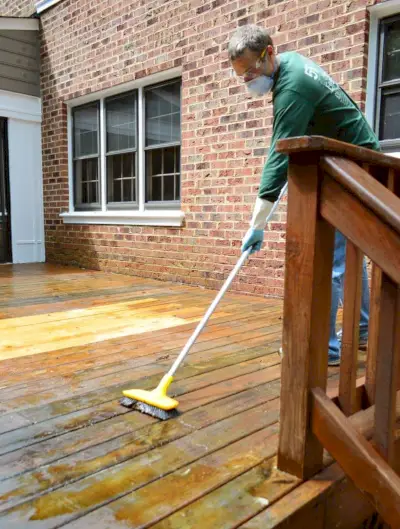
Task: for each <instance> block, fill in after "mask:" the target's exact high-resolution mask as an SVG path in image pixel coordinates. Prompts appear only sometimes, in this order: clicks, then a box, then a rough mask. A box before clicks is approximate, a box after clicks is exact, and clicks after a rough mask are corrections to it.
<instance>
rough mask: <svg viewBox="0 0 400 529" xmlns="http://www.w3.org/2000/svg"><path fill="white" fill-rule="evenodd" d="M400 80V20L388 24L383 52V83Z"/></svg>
mask: <svg viewBox="0 0 400 529" xmlns="http://www.w3.org/2000/svg"><path fill="white" fill-rule="evenodd" d="M393 79H400V19H398V20H395V21H393V22H390V23H388V24H386V28H385V40H384V50H383V81H391V80H393Z"/></svg>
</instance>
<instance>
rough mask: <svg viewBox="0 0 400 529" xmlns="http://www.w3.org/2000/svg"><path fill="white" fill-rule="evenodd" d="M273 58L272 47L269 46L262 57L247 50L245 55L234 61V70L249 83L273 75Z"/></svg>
mask: <svg viewBox="0 0 400 529" xmlns="http://www.w3.org/2000/svg"><path fill="white" fill-rule="evenodd" d="M273 56H274V49H273V47H272V46H267V48H266V49H265V50H264V52H263V53H262V54H261V55H260V54H257V53H256V52H254V51H251V50H248V49H246V50H245V51H244V53H243V55H241V56H240V57H238V58H237V59H235V60H234V61H232V68H233V69H234V71H235V73H236V75H237V76H238V77H241V78H242V79H243V81H244V82H245V83H247V82H249V81H251V80H252V79H255V78H256V77H259V76H260V75H272V72H273V68H274V66H273Z"/></svg>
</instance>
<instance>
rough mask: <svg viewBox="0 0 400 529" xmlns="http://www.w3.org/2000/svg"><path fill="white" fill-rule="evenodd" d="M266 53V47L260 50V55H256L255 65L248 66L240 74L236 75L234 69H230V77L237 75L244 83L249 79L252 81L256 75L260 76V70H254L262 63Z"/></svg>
mask: <svg viewBox="0 0 400 529" xmlns="http://www.w3.org/2000/svg"><path fill="white" fill-rule="evenodd" d="M266 53H267V48H265V50H263V51H262V53H261V55H260V56H259V57H258V59H257V62H256V65H255V67H254V66H250V68H248V69H247V70H246V71H245V72H244V73H242V75H236V72H235V70H233V69H232V70H231V77H239V78H240V79H242V80H243V81H244V82H245V83H248V82H249V81H252V80H253V79H255V78H256V77H259V76H260V72H255V71H254V70H256V69H257V70H258V69H259V68H260V66H261V64H262V61H263V60H264V57H265V54H266Z"/></svg>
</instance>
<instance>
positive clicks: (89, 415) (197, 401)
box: [0, 366, 279, 477]
mask: <svg viewBox="0 0 400 529" xmlns="http://www.w3.org/2000/svg"><path fill="white" fill-rule="evenodd" d="M278 379H279V366H275V367H274V366H272V367H271V368H265V369H261V370H259V371H256V372H254V373H249V374H247V375H243V376H240V377H236V378H234V379H232V380H230V381H229V382H228V383H227V381H225V380H222V381H219V382H218V383H216V384H214V385H211V386H210V385H205V386H203V387H201V386H200V382H199V385H198V386H196V389H194V388H193V386H190V389H192V391H191V392H190V393H188V394H187V395H186V396H185V398H184V399H182V400H181V402H180V407H179V409H180V410H181V411H185V410H190V409H193V408H197V407H199V406H203V405H206V404H209V403H210V402H214V401H217V400H219V399H222V398H225V397H227V396H229V395H233V394H235V393H237V392H241V391H245V390H247V389H251V388H254V387H257V386H260V385H261V384H265V383H266V382H273V381H277V380H278ZM182 392H185V386H184V383H183V382H182V384H181V388H180V391H178V392H177V396H180V395H182V394H183V393H182ZM110 410H111V411H110ZM107 411H108V415H107ZM103 413H104V414H105V418H106V419H107V420H104V419H103ZM112 413H113V415H112ZM125 415H126V409H124V408H122V407H121V406H119V405H118V401H117V400H116V401H115V402H114V403H112V405H111V406H110V404H108V405H107V407H102V406H100V407H99V408H98V407H96V406H92V407H91V408H88V409H87V410H86V411H84V412H83V413H80V414H78V413H75V414H71V415H69V416H66V417H65V418H64V422H62V421H59V422H58V423H56V424H54V425H53V429H57V430H58V432H59V430H61V429H62V428H64V429H65V432H66V433H65V434H64V435H62V436H61V437H59V436H57V435H56V434H54V435H53V436H52V435H51V429H50V437H51V438H50V439H47V440H45V438H44V437H43V436H42V438H38V439H36V443H35V444H32V443H31V444H30V445H29V446H27V447H25V448H22V449H20V450H14V451H12V452H9V453H6V454H4V455H3V456H0V476H2V477H9V476H12V475H15V474H18V473H21V472H25V471H27V470H32V469H33V468H34V467H35V466H36V465H43V464H47V463H49V462H53V461H56V460H57V459H59V458H60V457H61V456H66V455H68V454H70V453H74V452H76V451H77V450H82V449H83V448H88V447H90V446H93V445H95V444H97V443H98V442H100V441H101V440H107V439H108V437H107V436H110V435H111V438H112V436H114V435H118V432H120V430H121V428H122V430H123V432H122V433H126V426H125V423H126V421H127V420H128V419H126V418H125ZM142 417H145V418H146V419H148V416H144V415H142V414H140V413H138V412H135V413H134V416H133V417H132V419H129V420H128V422H130V421H131V420H134V421H138V422H139V426H140V425H141V424H142V422H141V421H143V419H142ZM96 418H97V422H96ZM99 422H100V424H98V423H99ZM147 423H148V422H146V423H145V424H147ZM85 425H86V427H84V426H85ZM87 425H90V428H89V427H87ZM78 428H79V430H78ZM74 430H78V431H74ZM103 431H104V434H103V433H102V432H103ZM129 431H132V424H130V425H129ZM110 432H111V433H110ZM103 435H104V436H105V437H103ZM99 436H100V437H99ZM26 442H27V443H29V441H26Z"/></svg>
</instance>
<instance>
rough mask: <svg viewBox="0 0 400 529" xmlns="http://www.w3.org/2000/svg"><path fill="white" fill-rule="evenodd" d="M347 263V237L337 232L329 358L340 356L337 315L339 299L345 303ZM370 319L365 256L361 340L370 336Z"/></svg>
mask: <svg viewBox="0 0 400 529" xmlns="http://www.w3.org/2000/svg"><path fill="white" fill-rule="evenodd" d="M345 263H346V239H345V237H344V236H343V235H342V234H341V233H340V232H339V231H336V233H335V249H334V254H333V270H332V304H331V319H330V336H329V358H330V359H337V358H340V342H339V340H338V336H337V333H336V316H337V311H338V307H339V301H340V302H342V303H343V285H344V272H345ZM368 321H369V287H368V275H367V264H366V261H365V257H364V260H363V271H362V294H361V313H360V340H367V338H368Z"/></svg>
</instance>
